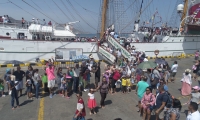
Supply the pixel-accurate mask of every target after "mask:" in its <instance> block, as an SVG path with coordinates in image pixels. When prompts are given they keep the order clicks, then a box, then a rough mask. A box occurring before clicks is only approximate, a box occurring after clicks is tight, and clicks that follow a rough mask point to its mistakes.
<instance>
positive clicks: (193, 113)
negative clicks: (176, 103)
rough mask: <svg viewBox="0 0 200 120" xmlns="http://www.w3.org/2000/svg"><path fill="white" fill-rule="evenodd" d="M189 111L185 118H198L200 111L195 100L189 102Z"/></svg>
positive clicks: (193, 119) (195, 119) (199, 118)
mask: <svg viewBox="0 0 200 120" xmlns="http://www.w3.org/2000/svg"><path fill="white" fill-rule="evenodd" d="M188 108H189V113H188V116H187V118H186V120H200V113H199V111H198V104H197V103H195V102H191V103H190V105H189V106H188Z"/></svg>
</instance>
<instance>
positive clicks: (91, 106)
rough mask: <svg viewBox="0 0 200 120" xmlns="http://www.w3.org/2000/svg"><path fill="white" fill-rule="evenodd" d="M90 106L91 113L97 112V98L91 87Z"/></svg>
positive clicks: (89, 94)
mask: <svg viewBox="0 0 200 120" xmlns="http://www.w3.org/2000/svg"><path fill="white" fill-rule="evenodd" d="M88 97H89V98H88V108H89V109H90V115H91V114H93V113H94V114H96V111H95V108H96V100H95V95H94V91H92V90H91V89H90V90H89V93H88Z"/></svg>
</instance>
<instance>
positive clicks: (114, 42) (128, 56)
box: [108, 36, 131, 59]
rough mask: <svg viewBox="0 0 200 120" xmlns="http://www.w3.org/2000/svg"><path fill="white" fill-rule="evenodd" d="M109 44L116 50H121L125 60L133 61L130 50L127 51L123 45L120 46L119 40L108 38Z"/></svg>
mask: <svg viewBox="0 0 200 120" xmlns="http://www.w3.org/2000/svg"><path fill="white" fill-rule="evenodd" d="M108 42H109V43H110V44H111V45H112V46H113V47H114V48H115V49H119V50H121V53H122V56H123V57H124V58H128V59H131V54H130V53H129V51H128V50H126V49H125V48H124V47H123V46H122V45H120V44H119V42H118V41H117V40H115V39H114V38H113V37H112V36H109V37H108Z"/></svg>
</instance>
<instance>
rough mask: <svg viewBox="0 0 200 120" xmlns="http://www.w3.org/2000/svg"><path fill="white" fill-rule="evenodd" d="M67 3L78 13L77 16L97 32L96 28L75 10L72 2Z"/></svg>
mask: <svg viewBox="0 0 200 120" xmlns="http://www.w3.org/2000/svg"><path fill="white" fill-rule="evenodd" d="M66 1H67V2H68V3H69V5H70V6H71V8H72V9H73V10H74V11H75V12H76V14H77V15H78V16H79V17H80V18H81V19H82V20H83V21H84V22H85V23H86V24H87V25H88V26H89V27H91V28H92V29H94V30H96V31H97V29H96V28H94V27H92V26H91V25H90V24H89V23H88V22H87V21H86V20H85V19H84V18H83V17H82V16H81V15H80V14H79V13H78V11H77V10H76V9H75V8H74V6H73V5H72V4H71V2H70V1H69V0H66Z"/></svg>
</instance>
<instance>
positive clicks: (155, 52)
mask: <svg viewBox="0 0 200 120" xmlns="http://www.w3.org/2000/svg"><path fill="white" fill-rule="evenodd" d="M154 54H155V55H156V58H157V56H158V54H159V50H155V51H154Z"/></svg>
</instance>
